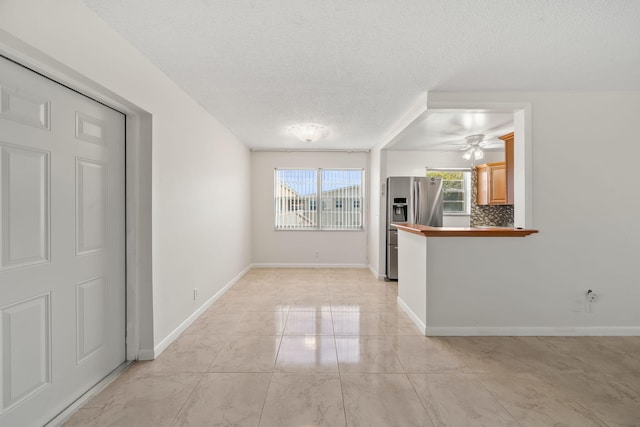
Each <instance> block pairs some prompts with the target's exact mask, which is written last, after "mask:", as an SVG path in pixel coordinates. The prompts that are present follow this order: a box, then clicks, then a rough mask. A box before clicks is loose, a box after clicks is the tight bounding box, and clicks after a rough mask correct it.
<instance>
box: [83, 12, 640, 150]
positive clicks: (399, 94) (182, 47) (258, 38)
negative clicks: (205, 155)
mask: <svg viewBox="0 0 640 427" xmlns="http://www.w3.org/2000/svg"><path fill="white" fill-rule="evenodd" d="M84 1H85V3H86V4H87V5H88V7H90V8H91V9H92V10H94V11H95V12H96V13H97V14H98V15H99V16H100V17H101V18H102V19H103V20H104V21H105V22H106V23H107V24H109V25H110V26H111V27H113V28H114V29H115V30H116V31H118V32H119V33H120V34H122V35H123V36H124V37H125V38H126V39H128V40H129V41H130V42H131V43H132V44H133V45H134V46H135V47H137V49H139V50H140V51H141V52H142V53H143V54H144V55H146V56H147V57H148V58H149V59H150V60H151V61H153V62H154V63H155V64H156V65H157V66H158V67H159V68H160V69H162V70H163V71H164V72H165V73H166V74H167V75H168V76H169V77H170V78H172V79H173V80H174V81H175V82H176V83H177V84H178V85H180V86H181V87H182V88H183V89H184V90H185V91H186V92H187V93H189V94H190V95H191V96H192V97H193V98H194V99H196V100H197V102H199V103H200V104H201V105H202V106H204V107H205V108H206V109H207V110H208V111H210V112H211V114H212V115H213V116H215V117H216V118H217V119H218V120H219V121H220V122H222V123H223V124H224V125H225V126H226V127H228V128H229V129H230V130H231V131H232V132H233V133H234V134H235V135H236V136H237V137H238V138H239V139H240V140H242V141H243V142H244V143H246V144H247V145H248V146H249V147H252V148H261V149H265V148H280V149H284V148H298V149H299V148H314V149H315V148H332V149H335V148H340V149H359V148H370V147H372V146H374V145H377V144H379V143H381V142H384V141H382V140H381V138H382V137H383V136H384V135H386V134H388V132H389V131H390V130H391V128H392V126H393V125H394V124H395V123H396V122H397V121H398V120H399V118H400V117H402V116H403V115H404V114H406V112H407V111H408V110H410V109H411V108H413V107H414V106H415V104H416V102H418V101H420V100H425V99H426V93H427V92H428V91H432V90H465V91H474V90H488V91H494V90H495V91H505V90H563V91H564V90H567V91H580V90H631V89H633V90H640V30H639V28H640V24H639V22H640V1H637V0H608V1H607V0H600V1H595V0H562V1H558V0H449V1H443V0H404V1H389V0H348V1H347V0H289V1H284V0H273V1H259V0H236V1H229V0H181V1H175V0H84ZM125 65H126V64H125ZM303 121H313V122H318V123H323V124H326V125H328V126H329V127H330V128H331V131H332V133H331V135H330V136H329V138H327V139H326V140H324V141H321V142H316V143H312V144H308V143H301V142H299V141H297V140H296V139H295V138H294V137H292V136H290V135H288V134H287V133H286V131H285V128H286V127H287V126H288V125H290V124H293V123H297V122H303Z"/></svg>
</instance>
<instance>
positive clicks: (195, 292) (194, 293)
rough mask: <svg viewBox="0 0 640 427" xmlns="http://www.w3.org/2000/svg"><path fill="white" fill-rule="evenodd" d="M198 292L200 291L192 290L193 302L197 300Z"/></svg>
mask: <svg viewBox="0 0 640 427" xmlns="http://www.w3.org/2000/svg"><path fill="white" fill-rule="evenodd" d="M199 292H200V289H198V288H193V300H194V301H195V300H197V299H198V293H199Z"/></svg>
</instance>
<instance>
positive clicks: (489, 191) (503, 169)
mask: <svg viewBox="0 0 640 427" xmlns="http://www.w3.org/2000/svg"><path fill="white" fill-rule="evenodd" d="M500 139H502V140H503V141H504V142H505V161H504V162H495V163H485V164H484V165H479V166H477V167H476V171H477V172H478V183H477V189H478V195H477V200H476V202H477V203H478V204H479V205H512V204H513V132H512V133H509V134H507V135H504V136H501V137H500Z"/></svg>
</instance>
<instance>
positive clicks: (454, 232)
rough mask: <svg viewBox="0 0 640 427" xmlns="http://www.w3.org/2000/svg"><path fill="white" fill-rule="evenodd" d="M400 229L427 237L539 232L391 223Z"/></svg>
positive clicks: (509, 235)
mask: <svg viewBox="0 0 640 427" xmlns="http://www.w3.org/2000/svg"><path fill="white" fill-rule="evenodd" d="M391 225H392V226H394V227H397V228H398V230H402V231H407V232H409V233H413V234H420V235H422V236H425V237H526V236H528V235H529V234H533V233H537V232H538V230H530V229H521V228H508V227H487V228H484V227H482V228H471V227H430V226H428V225H420V224H395V223H392V224H391Z"/></svg>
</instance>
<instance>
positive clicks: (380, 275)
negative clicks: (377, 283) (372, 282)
mask: <svg viewBox="0 0 640 427" xmlns="http://www.w3.org/2000/svg"><path fill="white" fill-rule="evenodd" d="M367 268H369V271H370V272H371V274H373V277H375V278H376V279H377V280H384V274H378V272H377V271H376V270H375V269H374V268H373V266H372V265H371V264H369V265H368V266H367Z"/></svg>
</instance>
